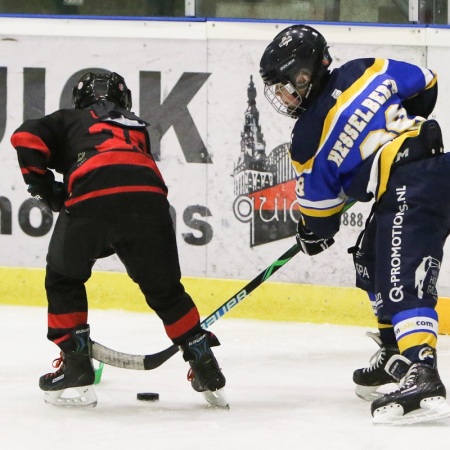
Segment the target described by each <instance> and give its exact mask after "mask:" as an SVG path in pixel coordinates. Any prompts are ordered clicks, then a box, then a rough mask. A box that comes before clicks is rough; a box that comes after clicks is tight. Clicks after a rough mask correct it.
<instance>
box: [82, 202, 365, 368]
mask: <svg viewBox="0 0 450 450" xmlns="http://www.w3.org/2000/svg"><path fill="white" fill-rule="evenodd" d="M355 203H356V200H353V199H348V200H347V202H346V204H345V207H344V209H343V212H345V211H347V210H348V209H350V208H351V207H352V206H353V205H354V204H355ZM300 250H301V248H300V246H299V245H298V244H297V242H296V243H295V244H294V245H293V246H292V247H291V248H290V249H289V250H288V251H286V252H285V253H283V254H282V255H281V256H280V257H279V258H278V259H277V260H276V261H274V262H273V263H272V264H271V265H270V266H269V267H267V268H266V269H265V270H263V271H262V272H261V273H260V274H259V275H258V276H257V277H255V278H254V279H253V280H252V281H250V282H249V283H247V284H246V285H245V286H244V287H243V288H242V289H241V290H240V291H238V292H237V293H236V294H235V295H233V297H231V298H230V299H228V300H227V301H226V302H225V303H224V304H223V305H222V306H220V307H219V308H217V309H216V310H215V311H214V312H213V313H211V314H210V315H209V316H208V317H207V318H206V319H204V320H203V321H202V322H201V326H202V327H203V328H208V327H210V326H211V325H212V324H213V323H214V322H216V321H217V320H219V319H220V318H221V317H222V316H224V315H225V314H226V313H228V312H229V311H230V310H231V309H232V308H234V307H235V306H236V305H238V304H239V303H240V302H241V301H242V300H244V298H246V297H247V296H248V295H249V294H250V293H251V292H253V291H254V290H255V289H256V288H257V287H259V286H260V285H261V284H262V283H264V281H266V280H267V279H269V278H270V277H271V276H272V275H273V274H274V273H275V272H276V271H278V270H279V269H280V268H281V267H283V266H284V265H285V264H286V263H287V262H288V261H290V260H291V259H292V258H293V257H294V256H295V255H296V254H297V253H299V252H300ZM90 345H91V355H92V358H94V359H96V360H97V361H100V362H103V363H105V364H109V365H110V366H116V367H121V368H123V369H134V370H152V369H156V368H157V367H159V366H160V365H162V364H164V363H165V362H166V361H167V360H168V359H170V358H171V357H172V356H173V355H175V353H177V352H178V350H179V348H178V347H177V346H176V345H171V346H170V347H168V348H166V349H165V350H163V351H161V352H158V353H153V354H148V355H132V354H128V353H122V352H118V351H116V350H112V349H110V348H108V347H105V346H104V345H102V344H99V343H98V342H95V341H92V340H91V341H90Z"/></svg>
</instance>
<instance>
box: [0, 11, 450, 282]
mask: <svg viewBox="0 0 450 450" xmlns="http://www.w3.org/2000/svg"><path fill="white" fill-rule="evenodd" d="M2 20H3V19H2ZM9 20H12V19H9ZM61 22H62V21H58V20H56V19H49V20H47V21H37V22H30V21H28V22H26V24H25V25H24V23H23V22H21V21H20V20H16V22H15V23H14V24H11V23H10V22H8V23H7V25H8V27H9V28H8V27H5V26H3V27H2V28H0V37H1V40H0V54H1V55H2V58H1V60H0V138H1V142H0V170H1V182H0V219H1V231H0V232H1V235H0V245H1V250H0V265H2V266H19V267H22V266H23V267H44V266H45V256H46V251H47V245H48V241H49V238H50V234H51V230H52V227H53V224H54V220H55V219H56V215H54V216H51V215H49V214H48V213H46V212H45V211H44V210H42V209H41V208H40V207H39V205H38V204H37V203H35V201H34V200H32V199H30V197H29V194H28V193H27V192H26V186H25V185H24V182H23V179H22V176H21V173H20V170H19V167H18V163H17V160H16V155H15V151H14V149H13V148H12V146H11V144H10V142H9V138H10V136H11V134H12V133H13V131H14V130H15V129H16V128H17V127H18V126H19V125H20V124H21V123H22V121H23V120H25V119H29V118H36V117H39V116H41V115H43V114H48V113H51V112H53V111H54V110H56V109H59V108H61V107H64V108H66V107H67V108H70V107H71V90H72V87H73V86H74V85H75V84H76V81H77V79H78V78H79V76H80V75H81V74H83V73H84V72H87V71H89V70H92V71H105V70H108V71H115V72H118V73H119V74H121V75H122V76H124V78H125V80H126V82H127V85H128V87H129V88H130V89H131V91H132V96H133V108H132V109H133V111H134V112H136V113H137V114H138V115H140V116H141V117H142V118H143V119H145V120H147V121H148V122H150V124H151V126H150V136H151V142H152V147H153V152H154V155H155V157H156V159H157V162H158V165H159V167H160V169H161V171H162V174H163V176H164V178H165V181H166V183H167V185H168V187H169V201H170V203H171V205H172V213H173V218H174V226H175V228H176V234H177V240H178V246H179V252H180V261H181V265H182V272H183V275H184V276H192V277H208V278H231V279H250V278H253V277H254V276H255V275H256V274H257V273H259V272H260V271H261V270H263V269H264V268H266V267H267V266H268V265H269V264H270V263H271V262H273V261H274V260H275V259H277V258H278V257H279V256H280V255H281V254H282V253H284V252H285V251H286V250H287V249H288V248H290V247H291V246H292V245H294V243H295V237H294V235H295V229H296V221H297V219H298V215H297V210H296V204H295V195H294V190H293V187H292V184H293V182H292V178H293V174H292V170H291V168H290V164H289V159H288V154H287V147H288V144H289V140H290V132H291V128H292V126H293V124H294V122H293V120H292V119H288V118H285V117H283V116H281V115H279V114H277V113H276V112H275V111H274V110H273V109H272V107H271V106H270V105H269V104H268V102H267V101H266V100H265V98H264V95H263V84H262V81H261V79H260V77H259V60H260V57H261V55H262V52H263V50H264V48H265V47H266V45H267V44H268V43H269V41H270V40H271V39H272V38H273V37H274V36H275V34H276V33H277V32H278V31H280V29H282V28H280V25H276V24H258V23H240V24H239V23H228V22H206V23H204V22H203V23H202V22H192V23H190V22H179V23H177V22H173V23H162V22H139V21H136V22H129V23H128V22H127V21H119V24H118V25H117V24H116V22H114V21H99V22H101V27H100V28H99V26H98V24H96V23H93V21H91V22H89V21H87V22H84V21H81V20H72V21H67V20H66V21H65V22H66V26H65V27H64V26H63V25H64V23H61ZM34 24H37V25H39V26H37V25H34ZM0 25H2V23H0ZM3 25H5V23H3ZM89 25H90V26H89ZM116 25H117V27H116V28H114V27H115V26H116ZM52 26H55V27H56V31H55V32H54V33H53V34H52V30H51V27H52ZM284 26H287V24H286V25H282V27H284ZM14 27H15V28H14ZM317 28H319V29H320V30H321V31H323V32H324V34H325V36H326V37H327V38H328V41H329V44H330V47H331V48H330V52H331V54H332V56H333V58H334V63H333V65H336V66H337V65H340V64H342V63H344V62H345V61H347V60H349V59H353V58H357V57H365V56H367V57H373V56H376V57H389V58H396V59H403V60H407V61H410V62H412V63H416V64H420V65H425V64H427V63H430V61H433V62H435V63H436V65H437V66H438V67H433V65H431V64H430V65H429V66H430V68H432V69H436V70H437V71H438V72H439V73H441V72H442V73H445V72H447V73H450V70H449V69H450V67H448V66H450V63H449V62H447V61H450V58H449V56H450V50H449V49H447V48H443V47H439V48H438V49H436V51H437V52H438V56H439V58H437V57H436V58H435V59H433V57H432V55H433V53H432V52H433V49H431V48H427V47H426V45H425V40H424V39H425V37H424V29H422V30H421V31H422V34H420V33H418V32H417V30H416V29H412V28H411V29H410V28H406V29H403V30H398V29H393V28H387V27H386V28H384V29H382V30H381V31H380V29H379V28H376V27H360V28H358V29H357V30H356V31H355V30H353V31H352V30H350V29H349V28H348V27H344V26H342V27H339V26H322V27H319V26H318V27H317ZM5 30H6V31H5ZM15 30H20V31H15ZM327 32H328V33H327ZM352 32H353V34H352ZM380 33H381V34H380ZM389 33H390V34H389ZM447 41H448V40H447ZM371 42H372V43H371ZM427 51H428V53H427ZM445 55H446V56H445ZM444 56H445V57H444ZM444 83H445V80H444V81H443V80H442V78H440V85H441V84H444ZM448 84H449V83H447V86H446V87H445V86H444V87H443V89H441V98H440V102H439V104H438V107H437V108H436V118H437V119H438V120H440V121H441V123H442V125H443V126H442V128H443V129H444V133H445V122H448V119H447V118H448V117H450V111H449V107H448V106H447V104H445V105H444V103H445V102H444V100H443V96H444V95H446V94H445V92H446V93H447V94H448ZM445 89H446V91H445ZM443 92H444V93H443ZM447 98H448V95H447ZM444 139H446V140H447V147H448V146H449V145H450V142H448V138H447V136H444ZM368 211H369V206H368V205H356V206H355V207H353V208H352V209H351V210H349V211H348V212H347V213H346V214H345V215H344V216H343V220H342V229H341V232H340V233H339V234H338V235H337V238H336V244H335V245H334V246H333V247H331V248H330V249H329V250H328V251H327V252H324V253H323V254H321V255H318V256H316V257H314V258H308V257H305V256H303V257H302V256H298V257H297V258H296V259H295V260H294V261H292V262H291V263H289V264H288V265H286V266H285V267H283V270H280V271H279V272H278V273H277V275H276V276H275V277H274V280H275V281H289V282H302V283H309V284H320V285H333V286H353V284H354V269H353V264H352V260H351V256H350V255H348V254H347V248H348V247H351V246H352V245H354V243H355V241H356V238H357V236H358V234H359V233H360V231H361V230H362V229H363V227H364V221H365V218H366V216H367V213H368ZM448 265H449V264H448V263H444V267H443V270H442V272H441V280H440V283H441V285H442V286H443V287H446V286H449V287H450V270H448V269H446V268H447V266H448ZM95 268H96V269H98V270H112V271H124V269H123V266H122V265H121V263H120V262H119V261H118V260H117V258H115V257H110V258H107V259H105V260H99V261H98V262H97V264H96V266H95Z"/></svg>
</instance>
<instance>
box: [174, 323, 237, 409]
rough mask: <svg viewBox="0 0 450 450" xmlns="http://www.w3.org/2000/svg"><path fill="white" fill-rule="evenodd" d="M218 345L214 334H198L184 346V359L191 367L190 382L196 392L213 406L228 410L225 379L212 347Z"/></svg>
mask: <svg viewBox="0 0 450 450" xmlns="http://www.w3.org/2000/svg"><path fill="white" fill-rule="evenodd" d="M217 345H220V342H219V340H218V339H217V338H216V337H215V336H214V335H213V334H212V333H209V332H204V333H199V334H196V335H194V336H191V337H190V338H189V339H187V341H186V342H185V344H184V346H182V350H183V358H184V360H185V361H188V362H189V365H190V366H191V368H190V369H189V372H188V380H189V381H190V382H191V385H192V388H193V389H194V391H196V392H201V393H202V394H203V396H204V397H205V399H206V401H207V402H208V403H210V404H211V405H214V406H219V407H223V408H228V407H229V405H228V401H227V400H226V398H225V393H224V391H223V387H224V386H225V377H224V376H223V373H222V371H221V370H220V367H219V364H218V362H217V360H216V358H215V356H214V354H213V352H212V350H211V346H213V347H214V346H217Z"/></svg>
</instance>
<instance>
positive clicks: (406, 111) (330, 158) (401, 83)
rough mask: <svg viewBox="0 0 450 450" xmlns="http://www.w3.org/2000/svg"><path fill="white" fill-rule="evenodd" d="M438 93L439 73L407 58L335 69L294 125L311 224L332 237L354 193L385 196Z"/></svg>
mask: <svg viewBox="0 0 450 450" xmlns="http://www.w3.org/2000/svg"><path fill="white" fill-rule="evenodd" d="M436 96H437V77H436V74H435V73H434V72H432V71H431V70H429V69H426V68H422V67H418V66H416V65H413V64H409V63H406V62H401V61H395V60H391V59H374V58H367V59H357V60H353V61H350V62H348V63H346V64H344V65H342V66H341V67H340V68H338V69H335V70H333V71H332V72H331V74H330V75H329V79H328V81H327V83H326V84H325V85H324V87H323V90H322V92H321V93H320V95H319V96H318V97H316V99H315V101H314V102H313V104H312V105H310V106H309V107H308V109H307V110H306V111H305V112H304V113H303V114H302V115H301V116H300V117H299V119H298V120H297V122H296V123H295V126H294V129H293V131H292V142H291V159H292V164H293V167H294V169H295V171H296V179H297V184H296V194H297V199H298V203H299V207H300V211H301V213H302V216H303V218H304V222H305V225H306V226H307V227H308V228H309V229H311V230H312V231H313V232H314V233H316V234H317V235H318V236H321V237H331V236H333V235H334V234H335V233H336V232H337V231H338V229H339V222H340V219H339V217H340V212H341V211H342V208H343V207H344V204H345V201H346V200H347V198H348V197H353V198H356V199H357V200H360V201H368V200H370V199H371V198H375V199H376V200H378V199H379V198H380V197H381V196H382V195H383V193H384V191H385V189H386V185H387V181H388V178H389V173H390V169H391V165H392V163H393V161H394V158H395V157H396V155H397V152H398V150H399V149H400V147H401V145H402V144H403V142H404V140H405V139H406V138H408V137H414V136H417V135H418V133H419V129H420V125H421V123H423V122H424V121H425V119H426V117H427V116H428V115H429V114H430V113H431V111H432V109H433V108H434V104H435V101H436Z"/></svg>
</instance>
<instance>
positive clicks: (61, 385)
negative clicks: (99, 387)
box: [39, 325, 97, 406]
mask: <svg viewBox="0 0 450 450" xmlns="http://www.w3.org/2000/svg"><path fill="white" fill-rule="evenodd" d="M72 336H73V337H72V339H74V340H75V342H76V343H77V350H75V351H73V352H69V353H63V352H61V354H60V357H59V358H58V359H55V360H54V361H53V367H55V368H57V369H58V370H57V371H56V372H52V373H47V374H46V375H43V376H42V377H41V378H40V379H39V387H40V388H41V389H42V390H43V391H44V400H45V402H46V403H50V404H52V405H55V406H95V405H96V404H97V396H96V394H95V391H94V389H93V387H92V385H93V384H94V381H95V371H94V367H93V365H92V361H91V357H90V354H89V346H88V341H89V325H83V326H80V327H77V328H75V329H74V330H73V332H72Z"/></svg>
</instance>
